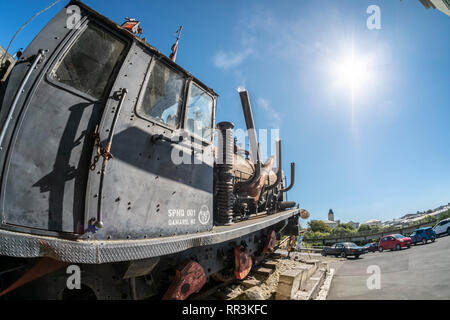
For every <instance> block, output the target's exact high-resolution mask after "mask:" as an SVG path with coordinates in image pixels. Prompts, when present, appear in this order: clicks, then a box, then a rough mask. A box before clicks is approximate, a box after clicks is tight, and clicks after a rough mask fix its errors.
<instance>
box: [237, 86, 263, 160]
mask: <svg viewBox="0 0 450 320" xmlns="http://www.w3.org/2000/svg"><path fill="white" fill-rule="evenodd" d="M238 91H239V96H240V97H241V104H242V111H243V112H244V118H245V124H246V126H247V131H248V139H249V143H250V161H251V162H252V163H253V164H256V165H258V166H259V165H260V163H261V159H260V155H259V146H258V139H257V138H256V129H255V122H254V120H253V112H252V106H251V104H250V98H249V96H248V91H247V90H245V89H241V88H239V89H238Z"/></svg>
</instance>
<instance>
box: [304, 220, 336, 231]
mask: <svg viewBox="0 0 450 320" xmlns="http://www.w3.org/2000/svg"><path fill="white" fill-rule="evenodd" d="M308 226H309V231H311V232H321V233H330V232H331V228H330V227H329V226H328V225H327V224H326V223H325V222H323V221H320V220H311V221H309V222H308Z"/></svg>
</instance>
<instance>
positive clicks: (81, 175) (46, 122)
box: [1, 9, 113, 233]
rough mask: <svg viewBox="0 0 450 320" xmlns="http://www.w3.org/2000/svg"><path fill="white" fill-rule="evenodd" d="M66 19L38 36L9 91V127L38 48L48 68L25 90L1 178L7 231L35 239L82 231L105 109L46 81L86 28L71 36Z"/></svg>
mask: <svg viewBox="0 0 450 320" xmlns="http://www.w3.org/2000/svg"><path fill="white" fill-rule="evenodd" d="M66 19H67V15H66V10H65V9H63V10H61V12H60V13H59V14H58V15H57V16H56V17H55V18H54V19H52V21H51V22H50V23H49V24H48V25H47V26H46V27H45V28H44V29H43V30H42V31H41V33H39V35H38V36H37V37H36V38H35V39H34V40H33V42H32V43H31V44H30V46H29V47H28V49H27V50H26V52H25V53H24V56H23V60H21V61H19V62H18V64H17V66H16V67H15V69H14V70H13V72H12V74H11V78H10V81H9V84H8V89H7V92H6V95H5V100H4V101H3V106H2V114H1V119H5V118H4V117H5V114H6V112H7V111H8V109H9V106H10V105H11V98H10V97H11V95H13V94H14V90H17V86H18V83H19V82H20V81H21V79H22V78H23V75H24V72H26V70H27V68H29V66H28V61H29V60H30V59H32V58H33V56H34V55H35V54H36V53H37V48H44V49H45V50H46V60H45V61H44V62H43V63H41V64H40V65H38V69H37V70H35V72H34V73H33V74H32V76H31V77H30V80H29V82H28V84H27V85H26V86H25V90H24V93H23V94H22V96H21V97H20V99H19V104H18V108H17V112H15V114H14V115H13V119H14V122H12V123H11V124H10V125H9V126H8V128H7V129H8V130H7V131H6V135H5V141H11V142H10V146H9V149H8V158H7V160H6V162H5V164H4V169H3V176H2V178H3V179H2V196H1V209H2V225H3V226H4V227H9V226H12V227H13V228H16V227H17V226H20V227H24V228H28V229H25V230H27V231H28V230H29V231H32V232H36V230H43V231H42V233H46V232H47V231H54V232H64V233H82V232H83V231H84V230H83V224H84V222H83V221H84V199H85V192H86V184H87V173H88V170H89V161H90V153H91V150H92V146H93V140H92V138H91V137H92V135H93V132H94V129H95V126H96V124H97V123H98V121H99V119H100V115H101V113H102V111H103V105H104V102H103V101H101V100H96V99H94V98H92V97H90V96H87V95H83V94H82V93H80V92H77V91H76V90H71V88H68V87H67V86H64V85H62V84H59V83H54V82H52V81H51V80H50V79H49V78H48V76H47V75H48V73H49V71H50V70H51V69H52V68H53V67H54V65H55V63H56V61H57V59H59V58H60V57H61V56H63V55H64V53H65V51H67V50H68V49H69V47H70V45H71V44H72V43H73V42H74V41H75V39H76V37H77V36H78V35H79V34H80V33H82V32H83V28H84V26H85V25H86V24H87V23H88V22H87V21H86V18H85V17H84V18H83V20H82V21H83V27H82V28H80V29H79V30H76V29H74V30H69V29H67V28H66V27H65V26H66ZM112 79H113V78H112ZM16 119H18V120H17V121H16ZM13 131H14V134H13ZM12 134H13V135H12ZM5 146H7V144H6V145H5ZM5 151H6V147H5V148H4V150H2V154H1V156H2V158H1V161H4V159H5V158H4V157H5V155H6V152H5ZM33 230H35V231H33Z"/></svg>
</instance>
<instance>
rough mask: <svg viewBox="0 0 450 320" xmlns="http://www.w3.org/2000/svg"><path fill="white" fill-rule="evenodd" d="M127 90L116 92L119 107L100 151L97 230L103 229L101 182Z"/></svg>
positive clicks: (110, 156) (109, 157) (109, 156)
mask: <svg viewBox="0 0 450 320" xmlns="http://www.w3.org/2000/svg"><path fill="white" fill-rule="evenodd" d="M127 93H128V90H127V89H125V88H124V89H120V90H119V91H118V92H117V97H120V98H119V99H120V100H119V105H118V106H117V109H116V113H115V114H114V118H113V122H112V124H111V128H110V129H109V135H108V142H107V144H106V147H105V149H104V150H103V151H102V153H101V154H102V156H103V163H102V170H101V171H100V184H99V190H98V200H97V201H98V202H97V221H96V222H95V225H96V226H97V227H98V228H102V227H103V221H102V192H103V180H104V178H105V173H106V164H107V163H108V161H109V159H111V158H112V157H113V156H112V154H111V145H112V140H113V137H114V131H115V129H116V124H117V119H118V118H119V114H120V110H121V109H122V105H123V102H124V101H125V97H126V96H127Z"/></svg>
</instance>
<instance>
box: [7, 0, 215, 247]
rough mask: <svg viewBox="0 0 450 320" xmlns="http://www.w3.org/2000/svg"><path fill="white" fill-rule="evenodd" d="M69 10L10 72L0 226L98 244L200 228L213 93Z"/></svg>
mask: <svg viewBox="0 0 450 320" xmlns="http://www.w3.org/2000/svg"><path fill="white" fill-rule="evenodd" d="M76 4H77V5H78V6H81V8H82V10H81V20H80V23H79V24H78V25H77V26H75V27H74V28H72V29H70V28H68V27H67V25H66V24H67V19H68V16H67V13H66V10H65V9H64V10H62V11H61V12H60V13H59V14H58V15H57V16H56V17H55V18H54V19H53V20H52V21H51V22H50V23H49V24H48V25H47V26H46V27H45V28H44V30H43V31H42V32H41V33H39V35H38V36H37V37H36V38H35V39H34V41H33V42H32V43H31V44H30V45H29V47H28V48H27V50H26V51H25V52H24V54H23V56H22V57H21V59H20V60H19V61H18V63H17V65H16V67H15V68H14V70H13V72H12V74H11V75H10V79H9V83H8V86H7V88H6V93H5V95H4V98H3V102H2V109H1V115H0V118H1V123H2V127H3V129H2V135H1V138H2V139H1V141H0V143H1V147H2V150H1V154H0V157H1V160H0V161H1V165H2V168H3V175H2V188H1V205H2V215H3V216H2V227H3V228H7V229H12V230H19V231H26V232H31V233H36V234H50V235H54V234H59V235H63V236H68V237H70V236H71V235H73V236H79V235H82V234H84V233H85V232H86V230H91V231H93V232H92V233H93V234H95V236H94V237H97V238H98V237H100V238H104V239H130V238H133V239H143V238H152V237H162V236H171V235H176V234H186V233H192V232H201V231H206V230H210V229H211V228H212V223H213V221H212V218H211V219H210V218H208V217H207V214H208V212H209V213H211V214H212V212H213V208H212V204H213V201H212V194H213V174H212V170H213V169H212V168H213V157H212V152H213V141H212V134H211V133H212V128H213V127H214V116H215V107H216V98H217V95H216V94H215V93H214V91H213V90H211V89H209V88H208V87H206V86H205V85H204V84H202V83H201V82H200V81H198V80H197V79H195V78H194V77H192V76H191V75H190V74H189V73H188V72H186V71H185V70H183V69H182V68H181V67H179V66H178V65H177V64H175V63H174V62H172V61H171V60H170V59H168V58H167V57H165V56H164V55H162V54H161V53H159V52H158V51H157V50H156V49H154V48H153V47H151V46H150V45H148V44H147V43H145V42H144V41H142V40H140V39H139V38H137V37H136V36H134V35H133V34H132V33H130V32H128V31H126V30H125V29H123V28H120V27H119V26H117V25H115V24H113V23H112V22H110V21H109V20H107V19H106V18H104V17H102V16H100V15H99V14H96V13H94V12H93V11H92V10H88V8H86V7H84V6H82V4H81V3H78V2H76ZM30 66H31V67H33V68H32V69H31V68H30ZM27 75H28V78H27V79H25V78H26V76H27ZM21 84H23V85H24V88H23V90H22V91H21V92H17V87H19V86H20V85H21ZM16 98H17V99H16ZM8 119H10V120H9V121H8ZM113 131H114V132H113ZM112 137H114V139H113V140H112ZM174 137H175V138H174ZM180 137H181V138H180ZM181 139H182V141H180V140H181ZM180 154H182V157H180ZM198 154H200V155H201V156H198ZM208 155H209V156H208ZM111 156H112V157H113V158H114V160H113V161H112V160H111V161H108V165H107V167H106V168H102V162H103V160H104V158H105V157H109V158H111ZM180 159H181V160H183V161H181V160H180ZM107 160H109V159H107ZM178 160H180V161H178ZM189 161H191V162H189ZM194 161H195V165H190V164H191V163H193V162H194ZM180 162H181V163H180ZM140 190H145V192H140ZM200 211H202V213H203V215H204V216H205V219H203V220H202V223H199V222H198V221H194V218H195V216H196V215H197V214H198V212H200ZM163 213H164V214H163ZM167 213H169V214H167ZM99 223H101V225H99ZM99 227H102V228H101V230H98V229H100V228H99ZM97 231H100V232H97Z"/></svg>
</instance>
